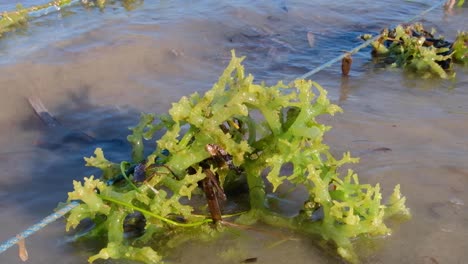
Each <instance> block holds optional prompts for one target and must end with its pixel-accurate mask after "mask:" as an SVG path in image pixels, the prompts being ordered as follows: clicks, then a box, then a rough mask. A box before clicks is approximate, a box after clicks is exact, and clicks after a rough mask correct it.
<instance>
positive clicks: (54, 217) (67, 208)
mask: <svg viewBox="0 0 468 264" xmlns="http://www.w3.org/2000/svg"><path fill="white" fill-rule="evenodd" d="M78 2H79V0H74V1H72V2H71V3H70V4H75V3H78ZM443 3H444V1H440V3H437V4H435V5H433V6H431V7H430V8H428V9H426V10H424V11H423V12H421V13H419V14H418V15H416V16H414V17H412V18H411V19H409V20H407V21H406V22H405V23H409V22H412V21H414V20H416V19H418V18H419V17H421V16H423V15H425V14H427V13H429V12H431V11H432V10H434V9H436V8H438V7H440V6H441V5H443ZM53 10H56V11H57V8H55V9H53ZM37 12H39V11H34V12H31V13H35V14H32V16H34V17H38V16H42V15H46V14H48V12H45V13H44V12H41V13H37ZM30 15H31V14H30ZM379 37H380V35H377V36H375V37H373V38H371V39H369V40H367V41H366V42H364V43H362V44H361V45H359V46H357V47H355V48H354V49H352V50H351V51H350V52H347V53H344V54H342V55H341V56H338V57H336V58H334V59H332V60H330V61H328V62H327V63H324V64H322V65H321V66H320V67H317V68H315V69H314V70H312V71H309V72H308V73H306V74H304V75H302V76H300V77H299V78H301V79H306V78H308V77H310V76H312V75H314V74H316V73H317V72H319V71H321V70H323V69H325V68H327V67H330V66H331V65H332V64H334V63H336V62H338V61H340V60H342V59H343V58H344V57H345V56H347V55H348V54H354V53H357V52H358V51H359V50H361V49H363V48H365V47H367V46H368V45H370V44H371V43H372V42H373V41H375V40H377V39H378V38H379ZM78 205H79V203H78V202H71V203H69V204H68V205H66V206H65V207H62V208H60V209H59V210H57V211H56V212H55V213H53V214H50V215H49V216H47V217H46V218H44V219H42V220H41V221H40V222H38V223H37V224H35V225H33V226H30V227H29V228H28V229H26V230H24V231H23V232H21V233H19V234H18V235H17V236H15V237H13V238H11V239H9V240H7V241H5V242H4V243H2V244H1V245H0V254H1V253H3V252H4V251H5V250H7V249H8V248H10V247H12V246H14V245H15V244H17V243H18V242H19V241H20V240H21V239H24V238H27V237H28V236H30V235H32V234H34V233H36V232H37V231H39V230H41V229H42V228H44V227H46V226H47V225H48V224H50V223H52V222H54V221H55V220H57V219H59V218H61V217H63V216H64V215H65V214H67V213H68V212H70V211H71V210H72V209H73V208H75V207H76V206H78Z"/></svg>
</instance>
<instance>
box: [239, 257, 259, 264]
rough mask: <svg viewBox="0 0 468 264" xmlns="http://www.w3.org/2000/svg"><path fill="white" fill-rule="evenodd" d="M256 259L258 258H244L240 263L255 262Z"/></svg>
mask: <svg viewBox="0 0 468 264" xmlns="http://www.w3.org/2000/svg"><path fill="white" fill-rule="evenodd" d="M257 260H258V258H246V259H244V260H243V261H241V262H240V263H254V262H257Z"/></svg>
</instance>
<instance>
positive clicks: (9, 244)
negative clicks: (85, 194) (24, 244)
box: [0, 202, 79, 254]
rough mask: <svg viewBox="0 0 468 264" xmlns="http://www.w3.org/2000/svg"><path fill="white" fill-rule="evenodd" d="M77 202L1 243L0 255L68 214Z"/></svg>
mask: <svg viewBox="0 0 468 264" xmlns="http://www.w3.org/2000/svg"><path fill="white" fill-rule="evenodd" d="M78 205H79V203H78V202H71V203H69V204H67V205H66V206H64V207H62V208H60V209H59V210H57V211H56V212H55V213H53V214H50V215H49V216H47V217H46V218H44V219H42V220H41V221H40V222H38V223H37V224H35V225H32V226H30V227H28V229H26V230H24V231H23V232H21V233H19V234H18V235H16V236H15V237H12V238H10V239H9V240H7V241H5V242H3V244H1V245H0V254H1V253H2V252H4V251H5V250H7V249H8V248H10V247H12V246H14V245H15V244H16V243H18V241H20V240H21V239H24V238H27V237H28V236H30V235H32V234H34V233H36V232H37V231H39V230H41V229H42V228H44V227H46V226H47V225H48V224H50V223H53V222H54V221H55V220H57V219H59V218H61V217H62V216H64V215H65V214H67V213H68V212H70V211H71V210H72V209H73V208H75V207H76V206H78Z"/></svg>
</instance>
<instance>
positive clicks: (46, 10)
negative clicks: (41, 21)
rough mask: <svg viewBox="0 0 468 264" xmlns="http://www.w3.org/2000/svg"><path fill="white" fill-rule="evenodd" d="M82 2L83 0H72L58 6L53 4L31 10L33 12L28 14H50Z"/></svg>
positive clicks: (31, 15) (37, 15) (35, 15)
mask: <svg viewBox="0 0 468 264" xmlns="http://www.w3.org/2000/svg"><path fill="white" fill-rule="evenodd" d="M80 2H81V0H72V1H70V3H68V4H64V5H63V6H61V7H58V6H55V5H51V6H49V7H46V8H43V9H40V10H35V11H31V12H29V13H28V16H29V17H41V16H45V15H48V14H50V13H54V12H57V11H60V9H62V8H64V7H67V6H71V5H75V4H79V3H80Z"/></svg>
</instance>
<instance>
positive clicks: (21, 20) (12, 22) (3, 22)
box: [0, 0, 143, 37]
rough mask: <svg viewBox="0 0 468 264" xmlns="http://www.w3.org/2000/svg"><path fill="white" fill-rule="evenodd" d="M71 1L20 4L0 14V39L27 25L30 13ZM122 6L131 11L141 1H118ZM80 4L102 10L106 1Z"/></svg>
mask: <svg viewBox="0 0 468 264" xmlns="http://www.w3.org/2000/svg"><path fill="white" fill-rule="evenodd" d="M71 2H72V0H53V1H50V2H48V3H45V4H42V5H36V6H31V7H23V5H21V4H17V5H16V10H14V11H5V12H2V13H1V14H0V37H1V36H2V35H3V34H4V33H6V32H10V31H13V30H15V29H16V28H17V27H19V26H23V25H27V23H28V20H29V14H30V13H31V12H35V11H40V10H44V9H47V8H50V7H55V8H57V9H60V8H61V7H64V6H66V5H69V4H70V3H71ZM120 2H121V4H122V6H123V7H124V8H125V9H127V10H132V9H134V8H135V6H137V5H138V4H141V3H142V2H143V0H122V1H120ZM81 4H82V5H83V6H85V7H94V6H97V7H99V8H104V7H105V5H106V0H81Z"/></svg>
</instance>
